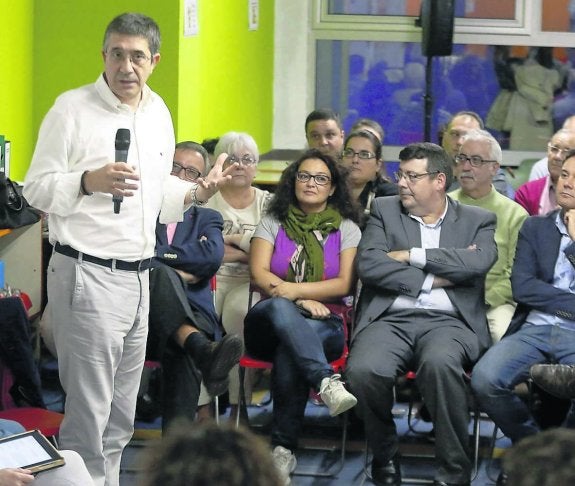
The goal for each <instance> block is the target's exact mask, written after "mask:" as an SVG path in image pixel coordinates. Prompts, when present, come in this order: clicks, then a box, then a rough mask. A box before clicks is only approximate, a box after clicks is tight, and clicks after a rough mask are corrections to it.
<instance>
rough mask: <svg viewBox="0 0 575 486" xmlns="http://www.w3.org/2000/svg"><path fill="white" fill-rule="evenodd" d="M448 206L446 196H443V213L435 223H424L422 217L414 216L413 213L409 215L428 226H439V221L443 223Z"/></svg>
mask: <svg viewBox="0 0 575 486" xmlns="http://www.w3.org/2000/svg"><path fill="white" fill-rule="evenodd" d="M448 208H449V201H448V199H447V196H445V209H444V210H443V214H442V215H441V216H440V217H439V219H438V220H437V221H436V222H435V223H430V224H428V223H424V222H423V219H422V218H420V217H419V216H414V215H413V214H410V215H409V217H410V218H412V219H415V221H417V222H418V223H419V224H422V225H423V226H427V227H428V228H438V227H439V226H441V223H443V220H444V219H445V215H446V214H447V209H448Z"/></svg>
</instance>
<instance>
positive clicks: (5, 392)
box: [0, 361, 16, 410]
mask: <svg viewBox="0 0 575 486" xmlns="http://www.w3.org/2000/svg"><path fill="white" fill-rule="evenodd" d="M13 384H14V377H13V376H12V372H11V371H10V369H9V368H8V367H7V366H5V365H4V363H2V361H0V410H7V409H9V408H14V407H15V406H16V404H15V403H14V400H12V395H10V388H12V385H13Z"/></svg>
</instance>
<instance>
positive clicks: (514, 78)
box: [316, 40, 575, 151]
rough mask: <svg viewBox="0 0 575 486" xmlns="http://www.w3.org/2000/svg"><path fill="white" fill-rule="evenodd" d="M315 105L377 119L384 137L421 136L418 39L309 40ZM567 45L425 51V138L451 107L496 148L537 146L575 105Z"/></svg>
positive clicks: (574, 55)
mask: <svg viewBox="0 0 575 486" xmlns="http://www.w3.org/2000/svg"><path fill="white" fill-rule="evenodd" d="M316 59H317V66H316V107H331V108H334V109H335V110H337V111H339V112H340V113H341V115H342V119H343V121H344V127H345V129H346V131H349V128H350V127H351V125H352V124H353V123H354V121H356V120H357V119H358V118H362V117H366V118H372V119H374V120H376V121H378V122H379V123H380V124H381V125H382V126H383V128H384V130H385V133H386V135H385V144H386V145H400V146H402V145H405V144H407V143H411V142H415V141H422V140H423V139H424V115H425V114H424V106H425V103H424V95H425V93H426V84H427V80H426V63H427V58H426V57H425V56H423V55H422V54H421V44H420V43H419V42H383V41H378V42H374V41H332V40H319V41H317V51H316ZM573 61H575V52H574V50H573V49H564V48H562V49H560V48H555V49H552V48H534V47H530V48H529V47H517V46H515V47H505V46H485V45H462V44H454V46H453V54H452V55H451V56H445V57H434V58H433V69H432V77H431V80H430V83H431V95H432V98H433V110H432V117H431V141H433V142H438V141H439V138H438V132H439V130H440V128H441V127H442V125H443V124H444V123H445V122H446V121H447V120H448V119H449V118H450V117H451V116H452V115H453V114H454V113H456V112H458V111H461V110H471V111H474V112H477V113H478V114H479V115H480V116H481V117H482V118H483V120H485V122H486V125H487V127H488V128H489V130H490V131H491V132H492V133H494V135H495V136H496V137H497V138H498V139H499V140H500V142H501V144H502V147H503V148H509V149H512V150H534V151H543V150H545V144H546V143H547V141H548V139H549V138H550V136H551V135H552V134H553V133H554V131H555V130H556V129H558V128H559V127H560V126H561V125H562V123H563V120H564V119H565V118H566V117H567V116H568V115H569V114H573V113H575V79H573V78H572V76H570V70H569V66H571V65H573Z"/></svg>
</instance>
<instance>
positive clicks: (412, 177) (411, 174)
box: [393, 170, 439, 184]
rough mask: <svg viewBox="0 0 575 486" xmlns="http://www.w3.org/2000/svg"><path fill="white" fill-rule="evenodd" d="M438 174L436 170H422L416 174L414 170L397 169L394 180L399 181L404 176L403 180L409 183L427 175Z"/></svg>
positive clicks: (413, 182)
mask: <svg viewBox="0 0 575 486" xmlns="http://www.w3.org/2000/svg"><path fill="white" fill-rule="evenodd" d="M435 174H439V171H438V170H434V171H433V172H422V173H421V174H416V173H415V172H401V171H400V170H398V171H397V172H396V173H395V174H393V175H394V176H395V180H396V182H399V181H401V179H403V178H404V177H405V180H406V181H407V182H409V183H411V184H415V183H416V182H417V181H418V180H419V179H421V178H422V177H425V176H429V175H435Z"/></svg>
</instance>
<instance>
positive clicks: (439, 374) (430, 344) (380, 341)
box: [346, 143, 497, 485]
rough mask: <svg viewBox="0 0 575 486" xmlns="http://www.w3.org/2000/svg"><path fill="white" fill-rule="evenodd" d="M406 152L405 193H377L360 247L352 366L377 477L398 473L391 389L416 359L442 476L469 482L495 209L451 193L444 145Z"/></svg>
mask: <svg viewBox="0 0 575 486" xmlns="http://www.w3.org/2000/svg"><path fill="white" fill-rule="evenodd" d="M399 159H400V164H399V171H398V172H397V174H396V178H397V180H398V187H399V196H392V197H384V198H377V199H376V200H375V202H374V203H373V205H372V209H371V214H370V218H369V221H368V223H367V227H366V229H365V231H364V233H363V236H362V239H361V242H360V244H359V248H358V257H357V268H358V274H359V278H360V279H361V282H362V284H363V287H362V291H361V295H360V298H359V302H358V310H357V322H356V329H355V333H354V336H353V340H352V347H351V353H350V357H349V361H348V367H347V372H346V375H347V378H348V383H349V385H350V387H351V389H352V390H353V393H354V394H355V395H356V396H357V398H358V407H359V411H360V413H361V414H362V415H363V419H364V421H365V430H366V435H367V439H368V442H369V445H370V447H371V449H372V451H373V456H374V459H373V463H372V475H373V480H374V482H375V484H377V485H399V484H400V483H401V473H400V469H399V458H398V452H397V451H398V438H397V434H396V428H395V423H394V420H393V415H392V407H393V398H394V393H393V391H394V386H395V380H396V377H397V376H398V375H399V374H402V373H405V372H406V371H408V370H411V369H413V370H415V371H416V373H417V378H416V380H417V385H418V387H419V389H420V391H421V393H422V395H423V397H424V399H425V403H426V404H427V406H428V408H429V411H430V413H431V417H432V420H433V422H434V427H435V435H436V457H437V461H438V469H437V474H436V480H435V484H436V485H459V484H461V485H468V484H469V481H470V473H471V461H470V459H469V454H468V452H469V437H468V424H469V408H468V398H467V393H466V373H465V370H466V369H469V368H470V367H471V365H473V363H474V362H475V361H476V360H477V359H478V358H479V356H480V355H481V353H482V352H483V351H484V350H485V349H486V348H487V347H488V346H489V344H490V337H489V330H488V328H487V320H486V317H485V303H484V302H485V297H484V293H485V289H484V287H485V274H486V273H487V271H488V270H489V269H490V267H491V266H492V265H493V263H494V262H495V260H496V259H497V247H496V245H495V240H494V233H495V223H496V217H495V215H494V214H493V213H490V212H488V211H485V210H483V209H481V208H476V207H471V206H465V205H461V204H459V203H458V202H456V201H453V200H451V199H450V198H449V197H447V196H446V188H448V187H449V186H450V185H451V182H452V178H453V173H452V166H451V160H450V158H449V156H448V154H447V153H446V152H445V151H444V150H443V149H442V148H441V147H439V146H437V145H434V144H431V143H415V144H411V145H408V146H407V147H405V148H404V149H403V150H402V151H401V152H400V154H399Z"/></svg>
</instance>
